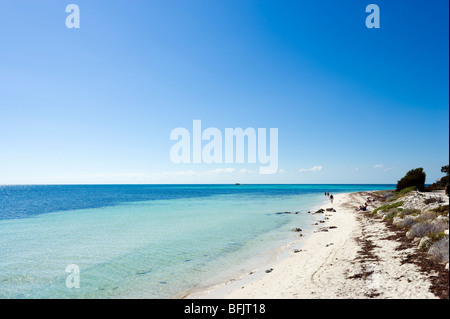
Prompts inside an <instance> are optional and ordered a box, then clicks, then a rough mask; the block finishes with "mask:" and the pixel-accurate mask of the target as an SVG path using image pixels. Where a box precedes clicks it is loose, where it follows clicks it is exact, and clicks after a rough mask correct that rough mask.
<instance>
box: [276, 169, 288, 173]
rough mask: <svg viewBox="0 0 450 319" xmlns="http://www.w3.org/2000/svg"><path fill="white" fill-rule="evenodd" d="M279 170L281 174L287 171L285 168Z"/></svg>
mask: <svg viewBox="0 0 450 319" xmlns="http://www.w3.org/2000/svg"><path fill="white" fill-rule="evenodd" d="M278 172H279V173H281V174H283V173H286V170H285V169H283V168H280V170H279V171H278Z"/></svg>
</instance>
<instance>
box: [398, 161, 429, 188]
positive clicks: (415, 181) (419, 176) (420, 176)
mask: <svg viewBox="0 0 450 319" xmlns="http://www.w3.org/2000/svg"><path fill="white" fill-rule="evenodd" d="M426 177H427V175H426V174H425V172H424V171H423V168H421V167H420V168H416V169H412V170H410V171H409V172H408V173H406V175H405V176H404V177H403V178H402V179H401V180H399V181H398V182H397V191H400V190H402V189H404V188H407V187H411V186H416V188H417V190H419V191H423V190H424V188H425V179H426Z"/></svg>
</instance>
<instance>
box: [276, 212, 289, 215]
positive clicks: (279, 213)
mask: <svg viewBox="0 0 450 319" xmlns="http://www.w3.org/2000/svg"><path fill="white" fill-rule="evenodd" d="M290 213H291V212H278V213H275V214H277V215H281V214H290Z"/></svg>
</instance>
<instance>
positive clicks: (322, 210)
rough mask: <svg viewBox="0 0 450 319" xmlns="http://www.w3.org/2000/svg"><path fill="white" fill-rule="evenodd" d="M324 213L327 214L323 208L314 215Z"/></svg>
mask: <svg viewBox="0 0 450 319" xmlns="http://www.w3.org/2000/svg"><path fill="white" fill-rule="evenodd" d="M323 212H325V210H324V209H323V208H321V209H319V210H318V211H316V212H315V213H314V214H322V213H323Z"/></svg>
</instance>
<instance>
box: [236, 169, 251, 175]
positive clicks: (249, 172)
mask: <svg viewBox="0 0 450 319" xmlns="http://www.w3.org/2000/svg"><path fill="white" fill-rule="evenodd" d="M253 172H254V171H252V170H249V169H246V168H243V169H241V170H240V171H239V173H241V174H251V173H253Z"/></svg>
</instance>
